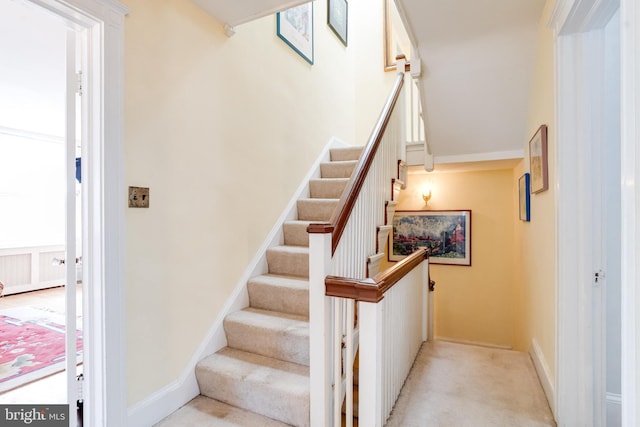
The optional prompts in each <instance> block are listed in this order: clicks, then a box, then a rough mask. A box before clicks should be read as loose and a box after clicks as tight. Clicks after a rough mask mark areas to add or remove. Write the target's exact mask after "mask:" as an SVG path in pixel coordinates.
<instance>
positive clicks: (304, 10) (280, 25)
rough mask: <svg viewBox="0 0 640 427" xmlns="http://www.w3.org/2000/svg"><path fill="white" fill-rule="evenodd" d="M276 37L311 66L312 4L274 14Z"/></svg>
mask: <svg viewBox="0 0 640 427" xmlns="http://www.w3.org/2000/svg"><path fill="white" fill-rule="evenodd" d="M276 27H277V33H278V37H280V38H281V39H282V40H283V41H284V42H285V43H286V44H288V45H289V46H290V47H291V48H292V49H293V50H295V51H296V52H297V53H298V54H299V55H300V56H302V57H303V58H304V60H305V61H307V62H308V63H309V64H311V65H313V2H309V3H305V4H301V5H300V6H296V7H292V8H291V9H287V10H285V11H284V12H278V13H277V14H276Z"/></svg>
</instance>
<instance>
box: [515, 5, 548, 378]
mask: <svg viewBox="0 0 640 427" xmlns="http://www.w3.org/2000/svg"><path fill="white" fill-rule="evenodd" d="M554 5H555V1H554V0H548V1H547V3H546V5H545V9H544V12H543V15H542V17H541V19H540V24H539V30H538V42H537V51H536V62H535V70H534V82H533V86H532V88H531V103H530V109H529V122H528V126H527V134H526V135H524V136H523V139H524V140H526V141H528V140H529V139H530V138H531V137H532V136H533V135H534V133H535V132H536V130H537V129H538V127H539V126H540V125H541V124H546V125H547V126H548V129H549V138H548V150H549V190H548V191H545V192H542V193H538V194H533V195H531V222H529V223H518V224H517V226H516V231H515V232H516V241H519V242H521V246H520V248H518V251H519V253H520V256H519V257H517V258H516V259H517V260H519V261H520V263H521V265H520V266H519V267H520V268H521V270H522V279H521V280H519V281H517V283H519V285H520V286H519V287H518V289H517V291H516V292H517V307H518V311H519V312H520V315H519V316H518V319H519V321H520V324H519V325H518V330H520V333H519V334H518V336H517V342H516V347H517V348H519V349H522V350H528V349H529V348H530V346H531V344H532V341H533V340H535V342H537V344H538V345H539V347H540V350H541V351H542V353H543V357H544V362H545V363H546V364H547V366H548V368H549V374H550V375H551V378H550V380H551V381H552V384H553V381H554V378H555V330H556V329H555V318H556V301H555V282H556V250H555V240H556V230H555V213H556V205H555V188H554V183H555V176H556V167H555V153H556V139H555V135H556V126H555V121H554V117H555V85H554V68H555V62H554V40H553V32H552V31H551V30H550V29H548V28H546V23H547V22H548V21H549V17H550V15H551V13H552V11H553V7H554ZM523 148H524V149H525V153H526V155H525V160H524V161H523V163H522V165H521V166H520V167H519V168H517V169H516V170H515V171H514V180H515V179H516V178H517V177H519V176H520V175H522V173H524V172H529V160H528V159H529V158H528V143H525V144H523Z"/></svg>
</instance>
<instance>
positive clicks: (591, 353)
mask: <svg viewBox="0 0 640 427" xmlns="http://www.w3.org/2000/svg"><path fill="white" fill-rule="evenodd" d="M618 9H619V5H618V4H617V2H615V1H606V2H592V1H587V2H582V3H580V4H577V3H576V4H575V5H574V8H573V9H572V10H568V9H567V10H559V11H557V14H556V15H555V16H554V18H553V20H552V25H553V26H554V27H555V29H556V34H557V37H556V71H557V108H558V111H557V120H556V122H557V123H558V137H557V141H558V151H557V152H558V158H557V171H558V172H557V173H558V182H557V185H558V188H559V192H558V202H557V207H558V208H557V209H558V210H557V227H558V230H559V234H558V235H559V236H562V238H559V239H558V242H557V247H558V272H557V275H558V276H557V286H556V289H557V336H556V346H557V350H556V351H557V353H556V360H557V363H556V365H557V367H558V368H557V377H556V390H557V404H556V406H557V419H558V423H559V425H592V426H605V425H607V426H612V427H613V426H616V425H621V414H622V404H621V403H622V398H623V396H622V391H621V380H622V370H621V316H620V307H621V304H622V301H621V297H620V295H621V290H622V288H623V283H622V264H621V261H620V260H621V259H622V243H621V242H622V241H623V240H624V237H623V234H622V226H621V218H622V216H623V215H622V213H623V212H622V208H621V206H622V197H621V181H622V180H621V164H622V156H621V147H622V138H621V131H620V129H621V93H622V91H621V83H620V82H621V80H620V76H621V54H620V52H621V51H620V40H621V36H620V13H619V11H618ZM586 12H588V13H586Z"/></svg>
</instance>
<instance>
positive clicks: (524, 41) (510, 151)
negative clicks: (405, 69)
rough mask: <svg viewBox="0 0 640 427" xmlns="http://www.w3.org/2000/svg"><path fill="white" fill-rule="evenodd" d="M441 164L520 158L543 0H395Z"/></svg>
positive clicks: (429, 133)
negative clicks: (416, 61) (417, 61)
mask: <svg viewBox="0 0 640 427" xmlns="http://www.w3.org/2000/svg"><path fill="white" fill-rule="evenodd" d="M396 3H397V5H398V9H399V10H400V14H401V15H402V16H403V20H404V22H405V25H406V27H407V31H408V32H409V34H410V37H411V38H412V40H413V43H414V44H415V45H416V48H417V51H418V52H419V55H420V58H421V60H422V76H421V81H422V87H423V105H424V110H425V112H424V114H425V127H426V134H427V140H428V142H429V146H430V148H431V151H432V153H433V154H434V156H435V163H449V162H460V161H470V160H495V159H508V158H513V157H522V155H523V152H522V151H523V145H524V144H523V141H527V140H528V137H527V134H526V132H527V116H528V109H529V97H530V91H531V86H532V76H533V66H534V62H535V49H536V36H537V28H538V21H539V20H540V16H541V14H542V8H543V6H544V3H545V2H544V0H447V1H442V0H396Z"/></svg>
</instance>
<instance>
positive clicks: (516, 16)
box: [193, 0, 545, 164]
mask: <svg viewBox="0 0 640 427" xmlns="http://www.w3.org/2000/svg"><path fill="white" fill-rule="evenodd" d="M193 1H194V2H195V3H196V4H198V5H199V6H200V7H202V8H203V9H205V10H206V11H208V12H209V13H210V14H211V15H213V16H214V17H216V18H217V19H218V20H219V21H220V22H222V23H223V24H225V27H226V28H227V33H228V34H232V33H233V29H232V27H233V26H234V25H238V24H241V23H244V22H247V21H250V20H252V19H256V18H259V17H262V16H266V15H269V14H272V13H274V12H276V11H278V10H284V9H287V8H289V7H291V6H295V5H297V4H301V3H304V2H305V1H306V0H244V1H241V2H239V1H229V0H193ZM380 1H381V0H380ZM395 2H396V4H397V7H398V9H399V12H400V15H401V16H402V18H403V21H404V22H405V26H406V27H407V31H408V33H409V37H410V38H411V40H412V42H413V44H414V45H415V46H416V48H417V52H418V53H419V56H420V58H421V62H422V76H421V83H422V87H423V105H424V116H425V127H426V135H427V141H428V143H429V146H430V149H431V152H432V154H433V155H434V156H435V163H436V164H442V163H455V162H465V161H484V160H500V159H511V158H521V157H523V146H524V144H523V142H524V141H528V135H527V116H528V110H529V97H530V91H531V87H532V76H533V67H534V63H535V49H536V36H537V28H538V22H539V20H540V17H541V14H542V8H543V7H544V3H545V0H446V1H443V0H395Z"/></svg>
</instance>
